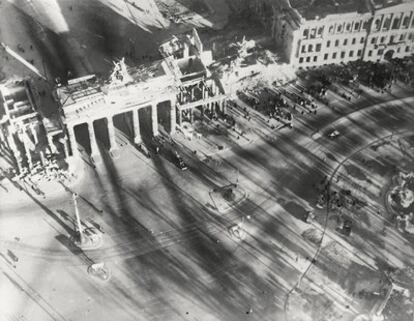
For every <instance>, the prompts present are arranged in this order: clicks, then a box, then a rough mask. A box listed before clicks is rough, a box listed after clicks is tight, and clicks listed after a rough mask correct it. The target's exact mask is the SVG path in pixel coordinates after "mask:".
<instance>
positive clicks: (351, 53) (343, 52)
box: [299, 46, 411, 63]
mask: <svg viewBox="0 0 414 321" xmlns="http://www.w3.org/2000/svg"><path fill="white" fill-rule="evenodd" d="M400 49H401V48H397V50H396V51H397V53H399V52H400ZM410 49H411V47H410V46H406V47H405V52H409V51H410ZM354 53H355V52H354V50H350V51H349V52H348V57H350V58H352V57H361V55H362V49H359V50H358V51H357V52H356V56H354ZM372 54H373V51H372V50H369V51H368V57H372ZM383 54H384V48H380V49H378V51H377V55H378V56H382V55H383ZM340 57H341V59H344V58H345V57H346V51H342V52H341V54H340ZM328 58H329V54H327V53H326V54H324V56H323V60H328ZM336 58H338V53H337V52H333V53H332V58H331V59H336ZM311 60H312V61H313V62H317V61H318V56H313V57H306V58H305V57H300V58H299V63H303V62H305V61H306V62H311Z"/></svg>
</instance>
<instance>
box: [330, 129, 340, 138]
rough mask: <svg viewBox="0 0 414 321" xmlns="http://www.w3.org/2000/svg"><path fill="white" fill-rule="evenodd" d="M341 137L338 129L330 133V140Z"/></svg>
mask: <svg viewBox="0 0 414 321" xmlns="http://www.w3.org/2000/svg"><path fill="white" fill-rule="evenodd" d="M339 135H340V133H339V131H337V130H336V129H334V130H332V131H331V132H329V134H328V137H329V138H330V139H334V138H337V137H338V136H339Z"/></svg>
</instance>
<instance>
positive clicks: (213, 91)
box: [211, 80, 217, 95]
mask: <svg viewBox="0 0 414 321" xmlns="http://www.w3.org/2000/svg"><path fill="white" fill-rule="evenodd" d="M211 92H212V93H213V95H216V94H217V86H216V83H215V82H214V80H213V81H211Z"/></svg>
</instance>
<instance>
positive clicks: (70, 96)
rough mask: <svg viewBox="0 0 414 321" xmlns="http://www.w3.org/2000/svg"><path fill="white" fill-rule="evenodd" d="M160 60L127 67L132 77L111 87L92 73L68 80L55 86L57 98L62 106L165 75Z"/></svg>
mask: <svg viewBox="0 0 414 321" xmlns="http://www.w3.org/2000/svg"><path fill="white" fill-rule="evenodd" d="M162 62H163V61H162V60H160V61H156V62H152V63H150V64H145V65H141V66H139V67H127V71H128V75H129V76H130V77H131V78H132V81H130V82H129V83H125V84H122V83H120V84H119V86H115V87H113V88H111V85H110V84H109V82H108V81H105V80H104V79H99V78H97V77H95V76H94V75H89V76H86V77H81V78H77V79H73V80H70V81H69V83H68V84H67V85H63V86H60V87H57V88H56V95H57V99H58V101H59V103H60V105H61V106H62V107H65V106H70V105H73V104H76V103H77V102H79V101H82V100H85V99H89V98H91V97H94V96H99V95H104V94H107V93H108V92H109V91H111V90H117V89H119V88H121V87H124V86H128V85H130V84H139V83H142V84H145V83H146V82H148V81H150V80H152V79H156V78H158V77H162V76H165V75H166V71H165V70H164V68H163V66H162Z"/></svg>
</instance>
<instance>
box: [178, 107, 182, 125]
mask: <svg viewBox="0 0 414 321" xmlns="http://www.w3.org/2000/svg"><path fill="white" fill-rule="evenodd" d="M182 122H183V112H182V110H181V109H178V125H179V126H181V123H182Z"/></svg>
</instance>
